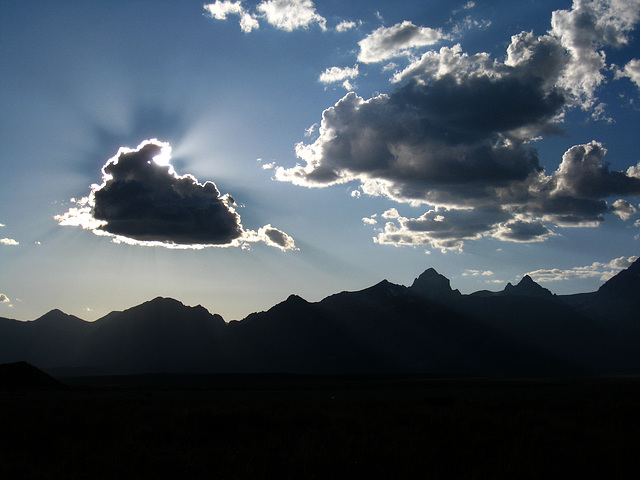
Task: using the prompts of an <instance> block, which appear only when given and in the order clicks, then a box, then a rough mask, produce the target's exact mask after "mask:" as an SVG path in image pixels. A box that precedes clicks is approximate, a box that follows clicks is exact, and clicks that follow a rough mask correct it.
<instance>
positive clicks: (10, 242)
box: [0, 238, 20, 245]
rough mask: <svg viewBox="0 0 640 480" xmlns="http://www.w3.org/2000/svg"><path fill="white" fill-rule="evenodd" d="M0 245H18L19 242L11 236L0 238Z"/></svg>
mask: <svg viewBox="0 0 640 480" xmlns="http://www.w3.org/2000/svg"><path fill="white" fill-rule="evenodd" d="M0 245H20V242H18V241H17V240H14V239H13V238H0Z"/></svg>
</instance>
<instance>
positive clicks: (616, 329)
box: [0, 261, 640, 376]
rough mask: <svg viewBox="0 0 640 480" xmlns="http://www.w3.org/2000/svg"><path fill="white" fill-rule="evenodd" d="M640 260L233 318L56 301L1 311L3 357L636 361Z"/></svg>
mask: <svg viewBox="0 0 640 480" xmlns="http://www.w3.org/2000/svg"><path fill="white" fill-rule="evenodd" d="M639 271H640V263H639V261H636V262H635V263H634V264H633V265H632V266H631V267H629V268H628V269H626V270H623V271H621V272H620V273H618V275H616V276H614V277H613V278H611V279H610V280H608V281H607V282H605V284H603V285H602V286H601V287H600V289H598V291H596V292H590V293H585V294H579V295H569V296H563V295H555V294H553V293H552V292H550V291H549V290H548V289H546V288H544V287H542V286H540V285H539V284H537V283H536V282H535V281H534V280H533V279H532V278H531V277H529V276H524V277H523V279H522V280H521V281H520V282H519V283H518V284H516V285H512V284H510V283H509V284H507V285H506V286H505V288H504V289H503V290H502V291H498V292H488V291H480V292H474V293H472V294H467V295H464V294H461V293H460V292H459V291H458V290H454V289H453V288H452V287H451V284H450V281H449V279H447V278H446V277H445V276H443V275H441V274H439V273H438V272H437V271H435V269H433V268H429V269H427V270H425V271H424V272H423V273H422V274H421V275H419V276H418V277H416V278H415V279H414V281H413V283H412V284H411V286H409V287H406V286H403V285H396V284H394V283H391V282H389V281H387V280H382V281H381V282H379V283H377V284H375V285H373V286H371V287H368V288H365V289H362V290H358V291H346V292H340V293H336V294H333V295H329V296H327V297H326V298H324V299H322V300H320V301H318V302H309V301H307V300H305V299H304V298H302V297H300V296H298V295H295V294H292V295H290V296H289V297H288V298H287V299H285V300H284V301H282V302H280V303H278V304H276V305H274V306H273V307H271V308H270V309H268V310H266V311H263V312H256V313H252V314H250V315H248V316H247V317H245V318H244V319H242V320H239V321H232V322H229V323H227V322H225V321H224V319H223V318H222V317H221V316H220V315H218V314H212V313H210V312H209V311H208V310H207V309H206V308H204V307H202V306H201V305H197V306H195V307H191V306H186V305H184V304H183V303H182V302H180V301H178V300H175V299H172V298H166V297H156V298H154V299H152V300H149V301H147V302H144V303H142V304H140V305H136V306H134V307H131V308H128V309H126V310H123V311H114V312H110V313H109V314H107V315H105V316H103V317H101V318H99V319H98V320H96V321H94V322H87V321H85V320H82V319H80V318H78V317H74V316H72V315H67V314H65V313H64V312H61V311H60V310H57V309H54V310H51V311H50V312H47V313H46V314H45V315H43V316H41V317H39V318H38V319H36V320H34V321H31V322H20V321H18V320H11V319H2V321H1V322H0V363H10V362H14V361H22V360H25V361H28V362H29V363H31V364H33V365H37V366H38V367H39V368H42V369H45V371H47V369H48V371H63V370H65V369H66V371H73V370H74V369H76V370H77V369H83V372H85V373H86V372H87V371H88V372H93V373H100V374H102V373H110V374H131V373H153V372H164V373H169V372H180V373H252V372H259V373H260V372H284V373H425V374H433V375H470V376H479V375H480V376H483V375H489V376H492V375H499V376H500V375H516V376H518V375H520V376H523V375H524V376H527V375H532V376H538V375H556V374H558V375H559V374H565V375H568V374H571V375H573V374H580V375H582V374H608V373H616V374H622V373H625V374H626V373H640V355H638V354H637V353H636V352H638V351H640V349H638V347H639V346H640V322H638V321H637V318H636V317H637V313H636V312H637V310H638V308H640V301H639V300H638V299H639V298H640V295H638V294H639V293H640V275H639V274H638V272H639Z"/></svg>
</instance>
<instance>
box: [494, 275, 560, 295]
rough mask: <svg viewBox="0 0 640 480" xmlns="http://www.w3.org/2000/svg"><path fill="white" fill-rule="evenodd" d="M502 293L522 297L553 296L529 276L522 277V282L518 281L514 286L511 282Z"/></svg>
mask: <svg viewBox="0 0 640 480" xmlns="http://www.w3.org/2000/svg"><path fill="white" fill-rule="evenodd" d="M502 293H504V294H508V295H522V296H527V297H551V296H553V293H551V291H550V290H548V289H546V288H544V287H543V286H541V285H540V284H538V283H536V281H535V280H534V279H533V278H531V277H530V276H529V275H525V276H524V277H522V280H520V281H519V282H518V283H517V284H516V285H515V286H514V285H513V284H512V283H511V282H509V283H507V285H506V287H504V290H503V291H502Z"/></svg>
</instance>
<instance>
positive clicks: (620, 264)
mask: <svg viewBox="0 0 640 480" xmlns="http://www.w3.org/2000/svg"><path fill="white" fill-rule="evenodd" d="M637 259H638V257H635V256H634V257H619V258H615V259H613V260H611V261H610V262H608V263H600V262H594V263H592V264H591V265H587V266H584V267H574V268H569V269H565V270H563V269H559V268H553V269H549V270H545V269H541V270H534V271H533V272H529V273H527V275H529V276H530V277H531V278H533V279H534V280H536V281H540V282H559V281H563V280H571V279H575V278H580V279H587V278H599V279H600V280H601V281H607V280H609V279H610V278H611V277H613V276H614V275H616V274H617V273H618V272H619V271H620V270H623V269H625V268H628V267H630V266H631V264H632V263H633V262H635V261H636V260H637Z"/></svg>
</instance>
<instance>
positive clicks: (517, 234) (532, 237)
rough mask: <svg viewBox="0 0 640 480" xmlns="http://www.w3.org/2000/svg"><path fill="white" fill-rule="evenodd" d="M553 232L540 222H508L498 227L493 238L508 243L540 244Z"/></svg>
mask: <svg viewBox="0 0 640 480" xmlns="http://www.w3.org/2000/svg"><path fill="white" fill-rule="evenodd" d="M551 235H553V232H551V230H549V229H548V228H547V227H546V226H545V225H544V224H543V223H542V222H539V221H526V220H521V219H514V220H510V221H508V222H506V223H504V224H502V225H498V228H497V229H496V231H495V233H494V234H493V236H494V237H496V238H499V239H500V240H506V241H510V242H523V243H528V242H541V241H543V240H546V239H547V238H548V237H549V236H551Z"/></svg>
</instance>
